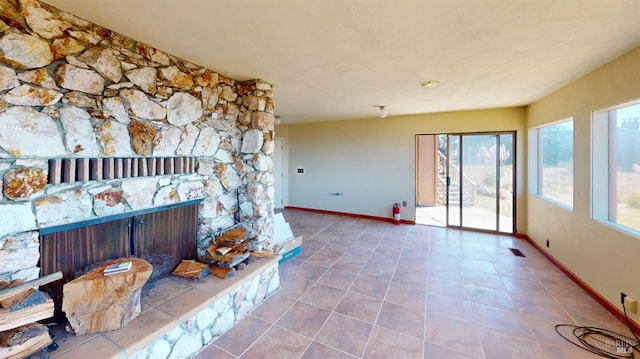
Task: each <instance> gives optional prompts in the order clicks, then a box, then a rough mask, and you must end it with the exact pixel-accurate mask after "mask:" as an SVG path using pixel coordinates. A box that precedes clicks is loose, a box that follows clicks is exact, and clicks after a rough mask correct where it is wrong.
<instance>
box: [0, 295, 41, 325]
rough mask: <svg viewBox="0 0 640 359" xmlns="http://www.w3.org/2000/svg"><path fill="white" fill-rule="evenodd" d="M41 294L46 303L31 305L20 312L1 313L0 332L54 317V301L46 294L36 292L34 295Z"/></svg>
mask: <svg viewBox="0 0 640 359" xmlns="http://www.w3.org/2000/svg"><path fill="white" fill-rule="evenodd" d="M35 294H40V295H42V296H43V297H44V298H45V299H44V303H38V304H34V305H30V306H28V307H25V308H22V309H19V310H5V311H3V312H2V313H0V332H2V331H5V330H10V329H13V328H17V327H20V326H23V325H25V324H30V323H34V322H37V321H38V320H42V319H47V318H51V317H53V300H52V299H51V298H49V296H47V295H46V294H45V293H42V292H38V291H35V292H34V293H32V295H35Z"/></svg>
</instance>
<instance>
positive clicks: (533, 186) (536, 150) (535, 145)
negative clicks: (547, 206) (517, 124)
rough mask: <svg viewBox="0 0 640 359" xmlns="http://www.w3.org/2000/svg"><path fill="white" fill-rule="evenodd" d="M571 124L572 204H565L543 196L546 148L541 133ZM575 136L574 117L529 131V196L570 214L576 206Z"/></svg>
mask: <svg viewBox="0 0 640 359" xmlns="http://www.w3.org/2000/svg"><path fill="white" fill-rule="evenodd" d="M568 122H571V135H572V138H571V142H572V143H571V149H572V152H571V166H572V169H571V204H570V205H569V204H567V203H564V202H561V201H559V200H557V199H554V198H553V197H549V196H547V195H544V194H543V191H542V185H543V183H544V181H543V171H542V170H543V165H542V158H543V156H544V155H543V154H542V152H541V151H544V148H543V146H542V143H541V140H542V136H541V132H542V130H543V129H544V128H549V127H552V126H556V125H559V124H563V123H568ZM574 136H575V131H574V119H573V117H566V118H563V119H561V120H557V121H554V122H548V123H545V124H543V125H539V126H536V127H532V128H530V129H529V136H528V142H529V146H528V147H529V149H528V150H529V151H528V152H529V175H528V178H529V186H528V187H529V194H530V195H532V196H535V197H537V198H540V199H542V200H544V201H546V202H549V203H551V204H554V205H556V206H559V207H560V208H562V209H565V210H567V211H569V212H573V205H574V177H573V173H574V168H573V167H574V159H575V155H574V152H575V141H574V138H573V137H574Z"/></svg>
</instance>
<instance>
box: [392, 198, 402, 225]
mask: <svg viewBox="0 0 640 359" xmlns="http://www.w3.org/2000/svg"><path fill="white" fill-rule="evenodd" d="M393 224H400V203H395V204H394V205H393Z"/></svg>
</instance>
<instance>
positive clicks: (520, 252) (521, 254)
mask: <svg viewBox="0 0 640 359" xmlns="http://www.w3.org/2000/svg"><path fill="white" fill-rule="evenodd" d="M509 250H510V251H511V253H513V255H514V256H517V257H526V256H525V255H524V253H522V251H521V250H519V249H517V248H509Z"/></svg>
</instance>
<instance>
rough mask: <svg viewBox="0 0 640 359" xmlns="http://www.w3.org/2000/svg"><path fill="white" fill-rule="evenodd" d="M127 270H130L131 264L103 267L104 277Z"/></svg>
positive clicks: (124, 263)
mask: <svg viewBox="0 0 640 359" xmlns="http://www.w3.org/2000/svg"><path fill="white" fill-rule="evenodd" d="M129 269H131V262H120V263H114V264H109V265H108V266H106V267H104V275H110V274H116V273H122V272H126V271H128V270H129Z"/></svg>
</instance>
